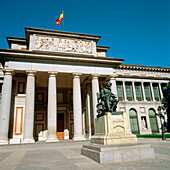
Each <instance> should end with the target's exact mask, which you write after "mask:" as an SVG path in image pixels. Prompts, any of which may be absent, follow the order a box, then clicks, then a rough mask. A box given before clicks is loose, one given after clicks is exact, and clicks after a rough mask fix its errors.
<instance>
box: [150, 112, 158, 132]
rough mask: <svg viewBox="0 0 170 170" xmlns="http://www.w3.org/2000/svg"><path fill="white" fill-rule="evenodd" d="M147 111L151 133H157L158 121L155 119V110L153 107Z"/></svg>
mask: <svg viewBox="0 0 170 170" xmlns="http://www.w3.org/2000/svg"><path fill="white" fill-rule="evenodd" d="M148 113H149V120H150V125H151V130H152V133H158V132H159V129H158V123H157V119H156V112H155V110H154V109H149V111H148Z"/></svg>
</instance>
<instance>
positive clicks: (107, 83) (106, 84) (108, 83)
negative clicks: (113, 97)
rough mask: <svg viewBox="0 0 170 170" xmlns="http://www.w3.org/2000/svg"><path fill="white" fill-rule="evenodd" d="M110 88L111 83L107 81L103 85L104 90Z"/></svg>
mask: <svg viewBox="0 0 170 170" xmlns="http://www.w3.org/2000/svg"><path fill="white" fill-rule="evenodd" d="M111 86H112V83H110V82H109V81H107V82H106V83H105V85H104V87H105V88H107V87H111Z"/></svg>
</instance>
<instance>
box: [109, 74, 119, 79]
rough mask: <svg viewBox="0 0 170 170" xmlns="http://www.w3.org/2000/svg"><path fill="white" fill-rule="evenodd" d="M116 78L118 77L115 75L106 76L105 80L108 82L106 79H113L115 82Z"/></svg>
mask: <svg viewBox="0 0 170 170" xmlns="http://www.w3.org/2000/svg"><path fill="white" fill-rule="evenodd" d="M117 77H118V75H116V74H110V75H108V76H107V78H106V79H107V80H108V79H114V80H115V79H116V78H117Z"/></svg>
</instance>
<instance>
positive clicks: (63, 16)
mask: <svg viewBox="0 0 170 170" xmlns="http://www.w3.org/2000/svg"><path fill="white" fill-rule="evenodd" d="M63 31H64V10H63Z"/></svg>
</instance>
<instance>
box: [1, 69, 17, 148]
mask: <svg viewBox="0 0 170 170" xmlns="http://www.w3.org/2000/svg"><path fill="white" fill-rule="evenodd" d="M3 71H4V83H3V88H2V98H1V110H0V145H3V144H8V130H9V118H10V109H11V93H12V75H13V73H14V71H13V70H3Z"/></svg>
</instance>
